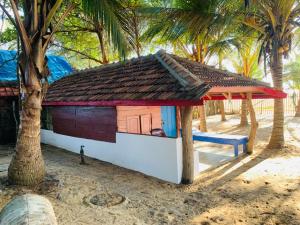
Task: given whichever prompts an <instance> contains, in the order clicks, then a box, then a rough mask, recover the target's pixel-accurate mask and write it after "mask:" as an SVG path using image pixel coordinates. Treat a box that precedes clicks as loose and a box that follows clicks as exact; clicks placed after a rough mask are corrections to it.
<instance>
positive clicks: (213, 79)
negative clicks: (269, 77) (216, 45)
mask: <svg viewBox="0 0 300 225" xmlns="http://www.w3.org/2000/svg"><path fill="white" fill-rule="evenodd" d="M171 57H172V58H173V59H174V60H176V61H177V62H178V63H180V65H182V66H183V67H184V68H186V69H187V70H189V71H190V72H191V73H193V74H194V75H196V76H197V77H198V78H199V79H201V80H202V81H203V82H205V83H208V84H210V85H211V86H212V87H237V86H251V87H253V86H264V87H270V85H269V84H268V83H265V82H262V81H258V80H255V79H249V78H246V77H244V76H242V75H240V74H236V73H231V72H229V71H226V70H220V69H216V68H214V67H212V66H208V65H204V64H201V63H199V62H194V61H191V60H188V59H185V58H181V57H178V56H176V55H171Z"/></svg>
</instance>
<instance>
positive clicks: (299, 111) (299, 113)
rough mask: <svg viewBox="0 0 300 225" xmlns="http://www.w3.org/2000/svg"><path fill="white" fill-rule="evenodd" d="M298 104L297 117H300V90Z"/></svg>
mask: <svg viewBox="0 0 300 225" xmlns="http://www.w3.org/2000/svg"><path fill="white" fill-rule="evenodd" d="M298 98H299V99H298V104H297V107H296V114H295V117H300V91H299V96H298Z"/></svg>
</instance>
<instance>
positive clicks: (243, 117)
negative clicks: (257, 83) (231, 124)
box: [240, 99, 248, 126]
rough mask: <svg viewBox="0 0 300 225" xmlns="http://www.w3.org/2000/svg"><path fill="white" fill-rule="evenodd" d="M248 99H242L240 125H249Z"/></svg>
mask: <svg viewBox="0 0 300 225" xmlns="http://www.w3.org/2000/svg"><path fill="white" fill-rule="evenodd" d="M247 107H248V106H247V99H242V106H241V122H240V126H247V125H248V118H247V114H248V110H247Z"/></svg>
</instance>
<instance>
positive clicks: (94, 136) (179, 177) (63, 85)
mask: <svg viewBox="0 0 300 225" xmlns="http://www.w3.org/2000/svg"><path fill="white" fill-rule="evenodd" d="M215 75H216V76H218V77H214V76H215ZM214 80H217V81H218V82H219V83H220V84H222V85H224V82H225V85H224V86H225V87H229V88H235V87H242V88H248V89H247V93H248V92H251V96H252V98H262V97H266V98H277V97H283V96H284V93H283V92H279V91H276V90H274V89H273V88H271V87H270V86H268V85H266V84H265V83H261V82H258V81H255V80H249V79H246V78H244V77H242V76H239V75H237V74H232V73H229V72H226V71H220V70H216V69H214V68H212V67H208V66H203V65H202V64H200V63H195V62H191V61H189V60H187V59H183V58H180V57H177V56H174V55H170V54H167V53H166V52H164V51H159V52H157V53H156V54H153V55H148V56H144V57H140V58H137V59H131V60H128V61H125V62H120V63H113V64H109V65H104V66H100V67H96V68H92V69H87V70H81V71H77V72H75V73H73V74H72V75H70V76H67V77H64V78H62V79H60V80H58V81H56V82H54V83H53V84H52V85H51V86H50V88H49V91H48V93H47V96H46V99H45V101H44V102H43V106H44V110H46V111H47V115H48V116H46V117H45V118H46V121H44V122H43V123H44V124H47V126H45V127H44V129H42V135H41V136H42V142H43V143H46V144H51V145H54V146H57V147H61V148H64V149H67V150H69V151H72V152H76V153H79V151H80V148H81V146H84V151H85V154H86V155H87V156H90V157H93V158H96V159H100V160H103V161H106V162H110V163H113V164H115V165H119V166H122V167H125V168H128V169H132V170H136V171H139V172H142V173H145V174H147V175H151V176H154V177H157V178H160V179H162V180H166V181H170V182H173V183H180V182H182V181H183V182H187V183H190V182H192V181H193V179H194V172H195V171H194V170H195V167H194V160H197V159H196V158H195V157H194V155H195V152H194V149H193V142H192V108H193V106H199V105H202V104H203V99H206V98H208V99H212V98H214V97H215V98H220V96H224V95H223V92H222V93H221V92H220V90H217V91H215V89H214V87H213V86H212V85H214V84H213V82H212V81H214ZM223 81H224V82H223ZM221 87H222V86H220V88H221ZM252 87H253V88H252ZM211 90H213V92H210V91H211ZM230 90H232V89H230ZM221 91H223V90H221ZM244 91H245V92H246V90H244ZM224 93H228V92H224ZM230 93H231V92H230ZM231 95H232V94H231ZM233 98H239V99H242V98H243V94H239V95H235V94H234V95H233ZM180 129H182V135H181V134H180ZM159 131H161V132H159ZM195 175H196V174H195Z"/></svg>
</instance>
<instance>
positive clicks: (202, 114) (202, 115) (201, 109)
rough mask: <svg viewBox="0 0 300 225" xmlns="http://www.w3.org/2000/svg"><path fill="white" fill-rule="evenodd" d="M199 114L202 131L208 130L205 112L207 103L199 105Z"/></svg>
mask: <svg viewBox="0 0 300 225" xmlns="http://www.w3.org/2000/svg"><path fill="white" fill-rule="evenodd" d="M199 115H200V125H199V130H200V131H201V132H207V126H206V112H205V105H204V104H203V105H200V106H199Z"/></svg>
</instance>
